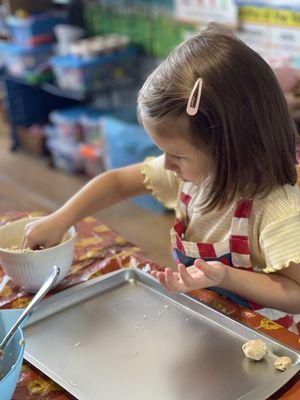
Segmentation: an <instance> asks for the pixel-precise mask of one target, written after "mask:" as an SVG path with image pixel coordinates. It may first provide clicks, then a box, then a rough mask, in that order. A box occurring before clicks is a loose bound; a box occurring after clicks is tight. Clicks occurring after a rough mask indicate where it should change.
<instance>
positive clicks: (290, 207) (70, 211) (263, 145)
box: [24, 30, 300, 329]
mask: <svg viewBox="0 0 300 400" xmlns="http://www.w3.org/2000/svg"><path fill="white" fill-rule="evenodd" d="M138 113H139V118H140V121H141V123H142V124H143V126H144V127H145V129H146V131H147V133H148V134H149V136H150V137H151V139H152V140H153V141H154V143H156V145H157V146H158V147H159V148H160V149H161V150H162V151H163V153H164V154H163V156H161V157H158V158H152V159H147V160H146V161H145V162H144V163H142V164H138V165H133V166H129V167H126V168H122V169H118V170H112V171H108V172H106V173H104V174H102V175H100V176H98V177H96V178H95V179H93V180H92V181H91V182H89V183H88V184H87V185H86V186H85V187H84V188H83V189H82V190H81V191H80V192H79V193H77V194H76V195H75V196H74V197H73V198H72V199H71V200H69V201H68V202H67V203H66V204H65V205H64V206H63V207H62V208H60V209H59V210H57V211H56V212H54V213H53V214H51V215H49V216H46V217H44V218H43V219H42V220H41V221H40V222H36V223H33V224H31V225H29V226H28V227H27V229H26V232H25V237H24V246H29V247H31V248H35V247H37V246H46V247H48V246H52V245H54V244H56V243H58V242H59V241H60V239H61V237H62V235H63V233H64V232H65V231H66V230H67V229H68V227H70V226H71V225H72V224H74V223H75V222H76V221H78V220H79V219H81V218H83V217H85V216H87V215H90V214H92V213H94V212H96V211H98V210H100V209H103V208H105V207H108V206H110V205H112V204H114V203H116V202H118V201H121V200H123V199H125V198H128V197H131V196H136V195H141V194H144V193H147V192H149V191H150V192H151V193H152V194H153V195H155V196H156V197H157V198H158V199H160V200H161V201H163V202H164V203H165V205H166V206H168V207H171V208H174V209H175V212H176V223H175V225H174V228H173V229H172V230H171V241H172V247H173V253H174V258H175V260H176V262H177V263H178V271H176V272H174V271H173V270H172V269H171V268H166V269H165V271H164V272H153V276H154V277H156V278H157V279H158V280H159V281H160V282H161V284H162V285H163V286H164V287H165V288H167V289H168V290H172V291H180V292H188V291H191V290H193V289H199V288H210V289H211V290H215V291H217V292H219V293H221V294H222V295H225V296H227V297H229V298H231V299H232V300H233V301H235V302H238V303H240V304H243V305H245V306H246V307H249V308H251V309H255V310H257V311H258V312H260V313H261V314H263V315H265V316H267V317H268V318H271V319H273V320H276V321H278V322H279V323H281V324H282V325H284V326H285V327H287V328H291V327H292V326H293V328H294V329H296V328H297V327H296V324H297V323H298V322H299V320H300V318H299V316H298V315H297V314H300V241H299V238H300V190H299V188H298V187H297V186H296V180H297V177H296V169H295V164H296V158H295V148H296V131H295V127H294V124H293V122H292V120H291V118H290V115H289V112H288V109H287V105H286V101H285V99H284V96H283V94H282V91H281V89H280V87H279V85H278V82H277V80H276V78H275V76H274V74H273V72H272V70H271V69H270V68H269V66H268V65H267V64H266V63H265V62H264V60H263V59H262V58H261V57H260V56H259V55H257V54H256V53H255V52H254V51H253V50H251V49H250V48H249V47H247V46H246V45H245V44H244V43H242V42H241V41H239V40H238V39H236V38H234V37H233V36H231V35H227V34H224V33H222V32H217V31H209V30H208V31H205V32H203V33H201V34H199V35H197V36H195V37H193V38H191V39H189V40H188V41H186V42H184V43H183V44H182V45H180V46H179V47H178V48H176V49H175V50H174V51H173V53H172V54H171V55H170V56H169V57H168V58H167V59H166V60H165V61H164V62H163V63H162V64H161V65H160V66H159V67H158V68H157V69H156V70H155V71H154V72H153V73H152V74H151V75H150V76H149V78H148V79H147V81H146V82H145V84H144V86H143V88H142V89H141V91H140V95H139V98H138ZM298 328H299V324H298Z"/></svg>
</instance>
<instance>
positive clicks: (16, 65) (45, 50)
mask: <svg viewBox="0 0 300 400" xmlns="http://www.w3.org/2000/svg"><path fill="white" fill-rule="evenodd" d="M2 51H3V54H4V57H5V58H4V63H5V68H6V70H7V72H8V74H10V75H12V76H16V77H21V78H26V76H27V75H28V74H29V73H32V72H35V71H37V70H38V69H39V68H40V67H41V65H42V64H44V63H46V62H47V61H48V58H49V57H50V56H51V55H52V46H51V45H43V46H36V47H31V48H26V47H22V46H19V45H16V44H10V45H7V46H5V47H4V48H3V50H2Z"/></svg>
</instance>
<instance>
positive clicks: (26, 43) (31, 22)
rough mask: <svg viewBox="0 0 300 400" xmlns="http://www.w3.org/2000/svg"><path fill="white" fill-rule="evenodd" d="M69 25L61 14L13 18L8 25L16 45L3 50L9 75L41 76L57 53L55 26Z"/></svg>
mask: <svg viewBox="0 0 300 400" xmlns="http://www.w3.org/2000/svg"><path fill="white" fill-rule="evenodd" d="M66 22H67V17H66V14H64V13H57V12H49V13H47V14H37V15H32V16H25V17H17V16H11V17H9V18H8V19H7V25H8V28H9V31H10V35H11V38H12V43H9V44H7V46H6V47H5V49H4V50H3V54H4V59H5V67H6V69H7V71H8V73H9V74H10V75H12V76H16V77H21V78H27V77H28V76H32V74H34V73H36V74H37V75H41V74H42V73H43V70H44V69H47V68H46V64H48V59H49V57H50V56H51V55H52V54H53V51H52V42H53V41H54V27H55V26H56V25H57V24H63V23H66ZM47 75H48V76H49V73H48V71H47Z"/></svg>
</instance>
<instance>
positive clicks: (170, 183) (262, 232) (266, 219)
mask: <svg viewBox="0 0 300 400" xmlns="http://www.w3.org/2000/svg"><path fill="white" fill-rule="evenodd" d="M142 173H143V174H144V176H145V181H144V183H145V186H146V187H147V188H148V189H149V190H151V192H152V194H153V195H154V196H155V197H156V198H157V199H158V200H159V201H161V202H162V203H163V204H164V205H165V206H166V207H168V208H171V209H174V210H175V213H176V214H178V212H179V207H180V203H179V195H180V193H181V191H183V192H185V193H187V194H190V195H191V196H192V199H191V201H190V204H189V207H188V215H187V219H188V221H189V222H188V227H187V231H186V234H185V240H186V241H191V242H206V243H217V242H221V241H223V240H225V239H227V238H228V237H229V235H230V229H231V222H232V219H233V214H234V211H235V208H236V203H233V204H232V205H231V206H229V207H227V208H226V209H224V210H222V211H220V210H218V211H213V212H209V213H204V212H202V210H201V206H200V205H201V201H202V199H203V194H204V193H203V188H201V187H198V186H196V185H194V184H192V183H187V182H183V181H182V180H180V179H179V178H178V177H177V176H176V175H175V174H174V173H173V172H171V171H167V170H165V168H164V156H160V157H157V158H148V159H146V160H145V161H144V163H143V164H142ZM248 237H249V243H250V259H251V263H252V265H253V266H254V268H255V270H256V271H261V272H262V271H263V272H274V271H277V270H280V269H282V268H285V267H287V266H288V265H289V263H290V262H294V263H296V264H300V189H299V187H298V186H291V185H285V186H283V187H278V188H276V189H275V190H273V191H272V192H271V193H270V194H269V195H268V196H267V197H265V198H264V199H260V198H255V199H253V206H252V211H251V215H250V218H249V225H248Z"/></svg>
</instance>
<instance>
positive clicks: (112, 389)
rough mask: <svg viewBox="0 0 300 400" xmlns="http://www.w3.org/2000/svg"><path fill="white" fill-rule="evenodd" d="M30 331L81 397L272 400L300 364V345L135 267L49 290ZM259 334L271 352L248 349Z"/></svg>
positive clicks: (44, 357)
mask: <svg viewBox="0 0 300 400" xmlns="http://www.w3.org/2000/svg"><path fill="white" fill-rule="evenodd" d="M24 332H25V337H26V349H25V359H27V360H28V361H29V362H30V363H32V364H33V365H35V366H36V367H37V368H38V369H40V370H41V371H43V372H44V373H45V374H46V375H48V376H49V377H51V378H52V379H53V380H54V381H56V382H57V383H58V384H59V385H61V386H62V387H64V388H65V389H66V390H67V391H69V392H70V393H71V394H73V395H74V396H75V397H76V398H77V399H80V400H100V399H106V400H116V399H125V400H127V399H128V400H129V399H130V400H140V399H143V400H153V399H155V400H182V399H187V400H196V399H197V400H202V399H203V400H216V399H218V400H229V399H230V400H237V399H243V400H262V399H266V398H268V397H269V396H270V395H271V394H272V393H274V392H275V391H276V390H278V389H279V388H280V387H281V386H282V385H284V384H285V383H286V382H287V381H288V380H289V379H290V378H291V377H292V376H293V375H294V374H296V373H297V371H299V369H300V355H299V353H297V352H295V351H293V350H292V349H290V348H288V347H286V346H283V345H281V344H280V343H278V342H276V341H275V340H273V339H271V338H269V337H267V336H264V335H262V334H260V333H258V332H256V331H254V330H252V329H250V328H248V327H246V326H245V325H242V324H241V323H238V322H236V321H234V320H233V319H231V318H229V317H228V316H225V315H223V314H222V313H220V312H218V311H216V310H214V309H212V308H211V307H209V306H206V305H204V304H202V303H200V302H198V301H197V300H194V299H192V298H191V297H189V296H186V295H184V294H178V293H176V294H173V293H169V292H167V291H165V290H164V289H163V288H162V286H161V285H160V284H159V283H158V282H157V281H156V280H154V279H153V278H152V277H151V276H149V274H146V273H144V272H141V271H138V270H135V269H129V270H121V271H117V272H113V273H111V274H108V275H106V276H103V277H100V278H97V279H95V280H93V281H89V282H85V283H83V284H81V285H78V286H75V287H73V288H70V289H67V290H65V291H63V292H61V293H58V294H56V295H54V296H52V297H50V298H48V299H47V300H45V301H44V302H43V303H42V305H41V306H40V308H39V309H38V310H37V311H36V312H35V313H34V314H33V315H32V317H31V319H30V321H29V323H28V324H27V326H26V328H25V329H24ZM254 338H262V339H263V340H264V341H265V342H266V343H267V345H268V347H269V350H270V353H269V355H268V356H267V357H266V359H265V360H264V361H261V362H255V361H251V360H248V359H246V358H245V356H244V354H243V353H242V350H241V347H242V344H243V343H244V342H246V341H248V340H250V339H254ZM275 355H276V356H289V357H290V358H291V359H292V362H293V364H294V366H293V367H292V368H291V369H290V370H288V371H286V372H279V371H277V370H275V369H274V367H273V362H274V359H275Z"/></svg>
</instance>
